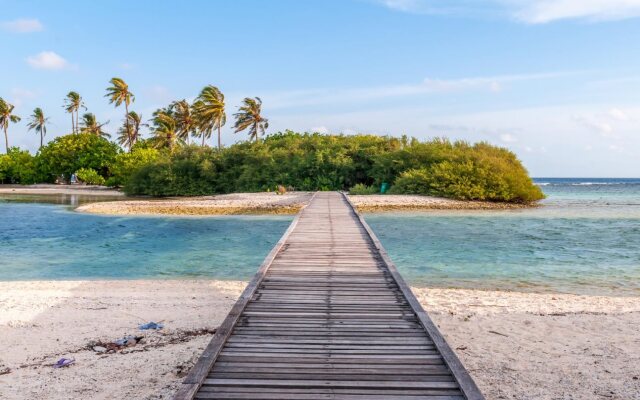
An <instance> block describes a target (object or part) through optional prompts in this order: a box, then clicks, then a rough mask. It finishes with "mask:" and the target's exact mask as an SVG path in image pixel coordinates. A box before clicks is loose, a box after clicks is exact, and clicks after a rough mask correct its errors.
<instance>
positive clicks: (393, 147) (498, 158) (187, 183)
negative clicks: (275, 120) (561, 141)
mask: <svg viewBox="0 0 640 400" xmlns="http://www.w3.org/2000/svg"><path fill="white" fill-rule="evenodd" d="M121 157H123V159H125V158H126V157H125V156H121ZM114 171H115V170H114ZM131 171H132V172H130V173H131V175H130V177H129V178H128V180H123V182H125V186H124V189H125V191H126V192H127V193H129V194H145V195H152V196H181V195H183V196H191V195H205V194H215V193H231V192H261V191H266V190H273V188H274V187H276V186H277V185H283V186H285V187H288V188H289V187H290V188H293V189H294V190H346V189H348V188H351V193H367V194H369V193H377V192H378V189H377V188H378V187H379V186H380V184H381V183H382V182H388V183H391V184H392V190H393V192H395V193H416V194H429V195H434V196H445V197H450V198H456V199H473V200H490V201H510V202H529V201H535V200H538V199H540V198H542V197H543V195H542V192H541V191H540V189H539V188H538V187H537V186H535V185H534V184H533V182H532V181H531V179H530V178H529V176H528V173H527V171H526V170H525V169H524V167H523V166H522V164H521V163H520V161H519V160H518V159H517V158H516V156H515V155H514V154H513V153H512V152H510V151H509V150H507V149H503V148H499V147H495V146H491V145H489V144H486V143H478V144H475V145H470V144H468V143H466V142H450V141H448V140H446V139H434V140H431V141H428V142H419V141H418V140H416V139H408V138H406V137H402V138H391V137H381V136H373V135H355V136H344V135H338V136H329V135H321V134H298V133H294V132H290V131H287V132H284V133H278V134H275V135H271V136H269V137H267V138H266V139H265V140H263V141H260V142H258V143H254V142H243V143H238V144H235V145H232V146H230V147H228V148H224V149H222V150H217V149H210V148H201V147H198V146H186V147H182V148H178V149H176V150H175V151H174V152H173V153H171V154H168V155H167V156H166V157H160V158H159V159H157V160H156V161H154V162H151V163H145V164H144V166H142V167H140V168H137V169H132V170H131ZM115 175H117V174H116V173H115V172H114V176H115ZM122 175H123V177H126V175H127V173H123V174H122ZM123 179H125V178H123Z"/></svg>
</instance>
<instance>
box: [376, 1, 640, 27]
mask: <svg viewBox="0 0 640 400" xmlns="http://www.w3.org/2000/svg"><path fill="white" fill-rule="evenodd" d="M376 2H377V3H379V4H382V5H384V6H385V7H388V8H390V9H393V10H396V11H402V12H408V13H415V14H453V15H464V16H473V15H483V16H485V17H487V16H489V17H494V18H495V17H496V16H507V17H509V18H511V19H515V20H518V21H521V22H524V23H528V24H543V23H548V22H553V21H558V20H564V19H586V20H589V21H603V20H618V19H626V18H634V17H639V16H640V0H478V1H469V0H448V1H445V0H377V1H376Z"/></svg>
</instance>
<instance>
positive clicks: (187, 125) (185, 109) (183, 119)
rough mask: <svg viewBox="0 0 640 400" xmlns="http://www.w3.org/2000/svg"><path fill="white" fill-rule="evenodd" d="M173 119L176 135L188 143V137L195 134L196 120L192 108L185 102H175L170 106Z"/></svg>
mask: <svg viewBox="0 0 640 400" xmlns="http://www.w3.org/2000/svg"><path fill="white" fill-rule="evenodd" d="M171 109H172V110H173V117H174V119H175V120H176V135H178V138H179V139H181V140H184V141H186V142H187V144H188V143H189V136H191V135H192V134H193V135H195V134H196V132H197V131H196V120H195V115H194V112H193V108H192V107H191V105H190V104H189V102H187V100H180V101H175V102H173V103H172V104H171Z"/></svg>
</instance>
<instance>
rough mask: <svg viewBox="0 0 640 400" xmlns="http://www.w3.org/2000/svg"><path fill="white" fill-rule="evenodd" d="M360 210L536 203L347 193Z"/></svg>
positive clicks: (492, 207)
mask: <svg viewBox="0 0 640 400" xmlns="http://www.w3.org/2000/svg"><path fill="white" fill-rule="evenodd" d="M349 198H350V199H351V201H352V202H353V204H354V205H355V206H356V208H357V209H358V211H360V212H383V211H423V210H509V209H518V208H530V207H535V206H536V204H535V203H534V204H517V203H496V202H490V201H462V200H452V199H446V198H442V197H432V196H420V195H393V194H385V195H356V196H354V195H349Z"/></svg>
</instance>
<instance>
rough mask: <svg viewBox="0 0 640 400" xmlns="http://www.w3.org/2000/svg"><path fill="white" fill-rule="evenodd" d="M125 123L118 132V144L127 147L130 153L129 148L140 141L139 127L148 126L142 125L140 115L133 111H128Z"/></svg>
mask: <svg viewBox="0 0 640 400" xmlns="http://www.w3.org/2000/svg"><path fill="white" fill-rule="evenodd" d="M127 119H128V120H129V121H128V124H127V121H125V123H124V125H123V126H122V127H121V128H120V129H119V130H118V143H119V144H120V145H121V146H127V147H128V148H129V151H131V147H133V145H134V144H136V142H137V141H138V139H140V127H142V126H149V125H148V124H143V123H142V115H140V114H138V113H137V112H135V111H130V112H129V114H127Z"/></svg>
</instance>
